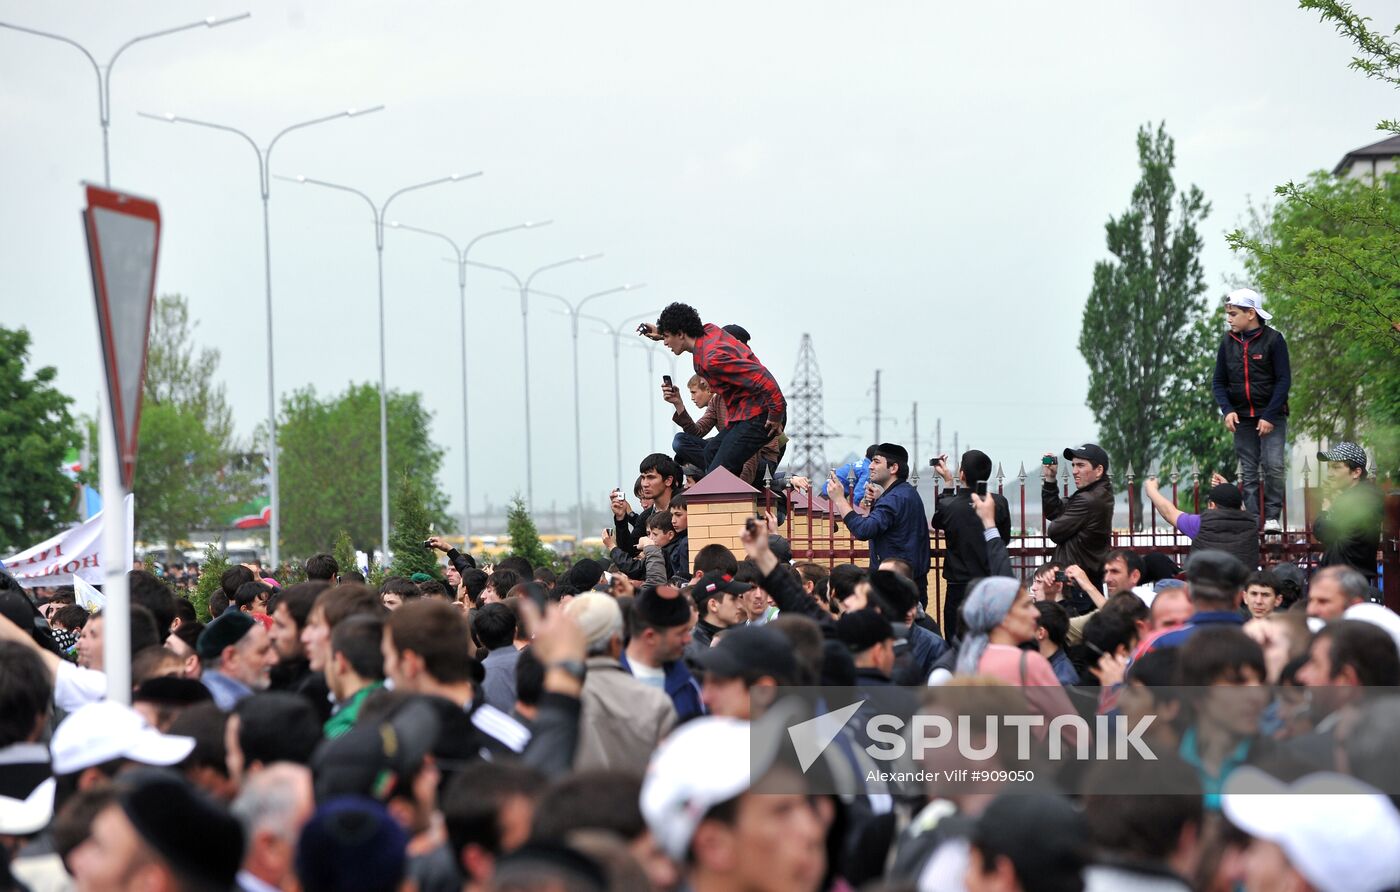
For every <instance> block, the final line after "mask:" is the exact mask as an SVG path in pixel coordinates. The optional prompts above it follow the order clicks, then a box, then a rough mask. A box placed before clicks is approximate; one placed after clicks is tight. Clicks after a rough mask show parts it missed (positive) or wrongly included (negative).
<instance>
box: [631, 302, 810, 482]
mask: <svg viewBox="0 0 1400 892" xmlns="http://www.w3.org/2000/svg"><path fill="white" fill-rule="evenodd" d="M643 333H644V334H645V335H646V336H647V337H649V338H651V339H652V340H653V341H661V342H662V343H663V344H665V345H666V347H667V349H669V350H670V351H671V352H672V353H674V354H676V355H677V356H679V355H681V354H682V353H693V354H694V355H695V373H696V374H697V375H699V376H701V377H702V378H704V379H705V380H706V381H708V382H709V384H710V389H711V390H712V391H714V393H715V394H716V395H718V396H719V397H720V398H721V399H722V400H724V408H725V415H726V421H727V422H728V426H727V427H726V428H725V429H724V430H723V431H721V432H720V434H719V435H718V436H717V437H714V438H713V439H712V440H711V441H709V442H707V443H706V448H705V458H706V462H707V466H706V468H705V473H707V474H708V473H709V472H710V471H713V470H714V469H715V468H719V467H723V468H727V469H728V470H729V472H730V473H732V474H734V475H735V476H738V475H739V474H740V473H741V472H742V471H743V469H744V463H745V462H746V461H748V460H749V457H750V456H752V455H754V454H756V453H757V452H758V451H759V450H760V449H762V448H763V446H764V444H765V443H767V442H768V441H769V440H771V439H772V438H773V437H775V436H777V435H778V434H779V433H781V432H782V429H783V426H784V425H785V424H787V401H786V400H784V399H783V391H782V388H780V387H779V386H778V382H777V380H776V379H775V378H774V377H773V374H772V373H771V372H769V371H768V369H766V368H765V367H764V365H763V363H761V362H759V361H758V357H757V356H754V354H753V351H752V350H750V349H749V348H748V345H746V344H744V343H743V342H741V341H739V340H737V339H736V338H734V336H732V335H731V334H729V333H728V332H727V331H725V330H724V329H722V328H720V327H719V326H718V325H713V324H707V323H704V322H701V321H700V314H699V313H697V312H696V311H695V308H694V307H692V306H689V305H688V304H682V303H673V304H671V305H670V306H668V307H667V308H666V309H664V310H662V311H661V317H660V318H659V319H657V320H656V324H655V325H647V326H645V327H644V329H643Z"/></svg>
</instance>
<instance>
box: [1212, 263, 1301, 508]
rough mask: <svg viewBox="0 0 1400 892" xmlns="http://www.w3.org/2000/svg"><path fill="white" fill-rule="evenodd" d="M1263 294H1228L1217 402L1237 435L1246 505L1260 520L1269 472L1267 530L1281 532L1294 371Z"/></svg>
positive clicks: (1243, 290)
mask: <svg viewBox="0 0 1400 892" xmlns="http://www.w3.org/2000/svg"><path fill="white" fill-rule="evenodd" d="M1263 302H1264V299H1263V298H1262V297H1260V296H1259V295H1258V293H1257V292H1254V291H1250V290H1249V289H1248V288H1240V289H1238V290H1237V291H1231V292H1230V294H1229V295H1228V296H1227V297H1226V298H1225V316H1226V318H1227V319H1228V320H1229V322H1230V330H1229V331H1228V332H1226V333H1225V337H1224V338H1222V339H1221V341H1220V352H1219V353H1217V354H1216V357H1215V380H1214V391H1215V402H1216V403H1217V404H1218V405H1219V406H1220V413H1221V414H1222V415H1224V416H1225V426H1226V427H1227V428H1229V429H1230V430H1231V432H1233V433H1234V435H1235V457H1236V458H1238V459H1239V462H1240V484H1241V485H1242V486H1243V487H1244V510H1246V511H1248V512H1249V514H1250V516H1251V517H1253V518H1254V519H1255V520H1256V521H1257V520H1258V519H1259V475H1260V466H1261V465H1262V466H1263V469H1262V471H1263V475H1264V532H1266V533H1279V532H1282V531H1283V527H1282V526H1281V525H1280V524H1279V515H1280V514H1281V513H1282V512H1283V456H1284V451H1285V439H1286V437H1287V435H1288V387H1289V385H1290V384H1291V383H1292V381H1293V376H1292V373H1291V371H1290V370H1289V365H1288V344H1287V342H1285V341H1284V339H1283V335H1281V334H1279V333H1278V330H1277V329H1273V328H1270V327H1269V326H1268V325H1266V324H1265V323H1267V322H1268V321H1269V320H1270V319H1272V318H1273V314H1272V313H1268V312H1265V311H1264V307H1263Z"/></svg>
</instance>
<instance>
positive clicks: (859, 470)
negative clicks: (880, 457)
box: [822, 458, 870, 505]
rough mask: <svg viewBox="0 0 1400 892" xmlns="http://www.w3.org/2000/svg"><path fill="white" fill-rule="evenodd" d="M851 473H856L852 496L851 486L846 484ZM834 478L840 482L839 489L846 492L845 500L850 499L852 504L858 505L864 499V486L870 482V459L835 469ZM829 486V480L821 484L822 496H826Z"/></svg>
mask: <svg viewBox="0 0 1400 892" xmlns="http://www.w3.org/2000/svg"><path fill="white" fill-rule="evenodd" d="M852 471H855V473H856V486H855V495H854V496H852V495H851V490H850V486H851V484H850V483H848V482H847V480H848V479H849V478H850V476H851V472H852ZM836 477H837V479H839V480H840V481H841V488H842V489H843V490H845V491H846V498H848V499H850V500H851V502H852V503H854V504H856V505H859V504H860V503H861V500H862V499H864V498H865V484H867V483H869V482H870V459H868V458H862V459H861V460H860V461H857V462H846V463H845V464H844V465H842V466H841V467H839V468H837V469H836ZM830 485H831V479H830V478H827V481H826V482H825V483H823V484H822V495H823V496H825V495H826V488H827V487H828V486H830Z"/></svg>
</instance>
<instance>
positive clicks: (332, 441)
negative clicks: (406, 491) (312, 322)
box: [278, 384, 447, 554]
mask: <svg viewBox="0 0 1400 892" xmlns="http://www.w3.org/2000/svg"><path fill="white" fill-rule="evenodd" d="M431 421H432V415H431V413H429V412H428V411H427V410H426V409H424V408H423V404H422V401H421V399H420V397H419V395H418V394H416V393H408V394H405V393H399V392H397V391H391V392H390V393H389V475H390V476H389V479H390V481H394V480H397V479H398V478H399V477H401V476H403V475H408V476H409V477H411V478H412V479H413V480H414V481H415V483H416V484H417V485H418V486H419V487H420V488H421V491H422V493H423V504H424V510H425V512H426V514H427V516H428V519H429V520H430V521H431V522H433V523H436V524H437V525H438V526H442V524H443V521H444V518H445V516H446V506H447V498H446V496H445V495H444V494H443V492H442V490H441V489H440V488H439V487H438V484H437V473H438V468H439V467H440V466H441V465H442V450H441V449H439V448H438V447H437V445H436V444H435V443H433V442H432V440H431V438H430V436H429V434H430V431H429V426H430V423H431ZM279 425H280V427H279V429H278V445H279V447H280V449H281V465H280V471H281V481H280V482H281V488H282V544H283V547H284V548H285V549H286V550H287V551H288V552H289V553H291V554H313V553H315V552H317V551H320V550H322V549H324V548H325V543H326V541H327V540H328V539H329V538H330V536H331V535H333V533H334V531H336V530H344V531H346V532H348V533H349V534H350V539H351V541H352V542H354V543H355V545H356V547H358V548H359V549H360V550H361V551H365V552H369V551H371V550H372V549H373V548H374V547H375V546H376V545H379V544H380V543H379V536H380V526H379V524H380V518H379V509H380V503H379V391H378V389H377V388H376V387H374V386H372V385H370V384H352V385H350V386H349V387H348V388H347V389H346V390H345V392H343V393H341V394H338V395H336V396H331V397H327V398H324V399H323V398H321V397H320V396H318V395H317V393H316V391H315V390H314V388H310V387H308V388H305V389H303V390H298V391H296V392H294V393H292V394H290V395H288V396H287V397H286V398H285V399H284V400H283V403H282V413H281V420H280V421H279ZM391 517H392V513H391Z"/></svg>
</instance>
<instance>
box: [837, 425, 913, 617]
mask: <svg viewBox="0 0 1400 892" xmlns="http://www.w3.org/2000/svg"><path fill="white" fill-rule="evenodd" d="M841 483H842V482H841V481H840V480H837V479H836V477H835V472H834V471H833V472H832V476H831V478H830V484H831V485H830V486H829V487H828V491H829V492H830V493H831V495H830V499H831V509H832V511H834V512H835V513H836V514H837V515H838V516H840V517H841V519H842V522H844V523H845V524H846V528H847V529H849V530H850V531H851V535H852V536H855V537H856V538H857V539H859V540H861V541H862V542H869V543H870V566H872V567H878V566H880V562H881V561H884V560H888V559H889V558H902V559H903V560H904V561H906V562H908V564H909V569H910V576H911V578H912V579H913V581H914V587H915V588H917V589H918V590H919V603H920V604H922V605H924V606H927V604H928V571H929V566H930V558H929V541H928V515H927V514H926V513H925V512H924V503H923V500H922V499H920V498H919V493H918V491H917V490H915V489H914V487H913V486H912V485H911V484H910V483H909V452H908V451H907V450H906V449H905V448H904V447H903V446H899V445H896V444H894V443H881V444H880V445H879V446H877V447H876V448H875V455H874V457H872V458H871V459H870V483H871V484H873V485H874V486H877V487H879V488H880V489H881V490H883V492H882V494H881V495H880V497H879V498H878V499H877V500H876V501H875V505H874V507H872V508H871V509H870V513H869V514H868V515H861V514H859V513H857V512H856V511H855V509H854V508H853V507H852V506H851V502H850V500H849V499H847V498H846V491H845V489H844V488H843V487H842V485H841Z"/></svg>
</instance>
